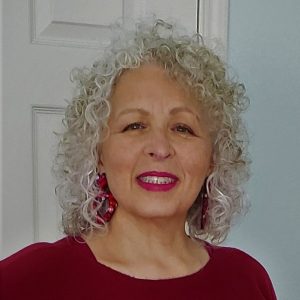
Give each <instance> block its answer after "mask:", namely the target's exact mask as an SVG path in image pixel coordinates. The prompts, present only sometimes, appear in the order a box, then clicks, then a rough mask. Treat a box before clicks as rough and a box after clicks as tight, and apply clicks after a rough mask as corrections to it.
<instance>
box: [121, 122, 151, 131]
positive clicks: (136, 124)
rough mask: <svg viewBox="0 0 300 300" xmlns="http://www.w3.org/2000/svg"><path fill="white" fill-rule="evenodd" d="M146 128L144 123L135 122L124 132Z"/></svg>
mask: <svg viewBox="0 0 300 300" xmlns="http://www.w3.org/2000/svg"><path fill="white" fill-rule="evenodd" d="M144 128H146V126H145V125H144V124H143V123H140V122H134V123H131V124H129V125H127V126H126V127H125V128H124V129H123V132H125V131H127V130H138V129H144Z"/></svg>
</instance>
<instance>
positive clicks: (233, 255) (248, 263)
mask: <svg viewBox="0 0 300 300" xmlns="http://www.w3.org/2000/svg"><path fill="white" fill-rule="evenodd" d="M206 249H207V251H208V252H209V254H210V256H211V258H213V261H215V262H217V263H218V262H222V265H223V266H228V267H229V266H230V269H232V270H239V271H240V272H241V271H243V270H245V271H247V272H249V271H255V272H258V273H262V274H265V273H266V270H265V269H264V267H263V266H262V265H261V264H260V263H259V262H258V261H257V260H256V259H255V258H254V257H252V256H251V255H249V254H248V253H246V252H244V251H242V250H240V249H237V248H233V247H224V246H215V245H211V244H206Z"/></svg>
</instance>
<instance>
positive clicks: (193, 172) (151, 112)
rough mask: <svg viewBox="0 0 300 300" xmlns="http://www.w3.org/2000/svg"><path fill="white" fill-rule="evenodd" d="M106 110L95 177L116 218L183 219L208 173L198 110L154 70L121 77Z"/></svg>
mask: <svg viewBox="0 0 300 300" xmlns="http://www.w3.org/2000/svg"><path fill="white" fill-rule="evenodd" d="M111 105H112V111H111V115H110V117H109V121H108V125H109V128H110V130H109V135H108V137H107V139H105V141H104V142H103V143H102V145H101V149H100V152H101V154H100V160H101V161H100V171H101V172H105V173H106V176H107V180H108V184H109V187H110V190H111V192H112V193H113V195H114V197H115V198H116V200H117V202H118V204H119V206H118V209H117V210H118V212H119V213H121V212H123V213H126V214H129V215H131V216H136V217H143V218H162V217H163V218H171V217H172V218H173V217H175V218H182V219H185V218H186V213H187V211H188V209H189V208H190V207H191V205H192V204H193V202H194V201H195V199H196V197H197V195H198V193H199V191H200V189H201V186H202V184H203V182H204V179H205V178H206V177H207V176H208V175H209V173H210V169H211V156H212V143H211V139H210V135H209V128H208V124H207V123H208V122H207V121H206V119H205V117H204V116H203V115H202V114H201V111H200V109H199V106H198V105H197V104H196V102H195V101H194V99H193V98H192V97H191V96H190V95H189V93H188V92H187V91H186V90H185V89H183V88H182V87H181V86H180V85H179V84H178V83H177V82H176V81H175V80H172V79H171V78H170V77H169V76H168V75H167V73H166V72H165V71H164V70H163V69H162V68H161V67H159V66H157V65H154V64H146V65H143V66H141V67H140V68H138V69H132V70H127V71H126V72H124V74H122V75H121V77H120V78H119V80H118V82H117V84H116V86H115V89H114V92H113V94H112V97H111Z"/></svg>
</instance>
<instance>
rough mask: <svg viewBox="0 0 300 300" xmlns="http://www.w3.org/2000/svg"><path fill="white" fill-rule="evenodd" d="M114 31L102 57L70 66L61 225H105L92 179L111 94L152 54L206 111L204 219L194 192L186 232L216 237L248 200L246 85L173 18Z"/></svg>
mask: <svg viewBox="0 0 300 300" xmlns="http://www.w3.org/2000/svg"><path fill="white" fill-rule="evenodd" d="M115 29H116V28H115ZM118 32H119V38H118V39H116V40H113V42H112V43H111V45H110V47H109V48H108V49H107V50H106V52H105V53H104V55H103V57H102V59H100V60H99V61H96V62H95V63H94V64H93V66H92V67H91V68H83V69H78V68H77V69H74V70H73V71H72V74H71V78H72V81H74V82H75V83H76V85H77V89H78V92H77V96H75V97H74V98H73V99H72V101H71V102H70V103H69V105H68V106H67V108H66V112H65V118H64V125H65V132H64V133H63V134H62V136H61V140H60V143H59V150H58V154H57V160H56V167H57V168H56V170H57V174H58V175H59V180H60V184H59V185H58V187H57V194H58V197H59V199H60V203H61V206H62V208H63V227H64V231H65V233H66V234H68V235H80V234H84V233H88V232H89V231H91V230H93V229H98V230H105V229H106V224H98V223H97V222H96V215H97V212H96V208H95V207H94V205H93V201H94V199H95V196H96V195H97V194H98V193H99V187H97V186H96V185H95V184H94V182H95V180H96V177H97V173H98V163H99V153H98V145H99V142H101V141H103V139H104V137H103V128H104V127H105V126H107V120H108V117H109V115H110V102H109V101H110V95H111V92H112V89H113V88H114V85H115V84H116V81H117V79H118V78H119V77H120V76H121V74H122V73H123V72H124V70H126V69H132V68H138V67H139V66H141V65H142V64H144V63H148V62H150V63H151V62H155V63H156V64H159V65H160V66H161V67H163V68H164V69H165V70H166V71H167V72H168V74H169V75H170V76H171V77H172V78H174V79H175V80H178V82H183V84H184V85H185V86H186V87H187V88H188V89H189V90H190V91H191V92H192V93H193V95H195V97H196V99H197V100H198V101H199V102H200V103H201V106H202V108H204V109H205V112H206V113H207V114H208V116H209V118H210V121H211V132H212V137H213V142H214V143H213V172H212V174H211V175H210V176H209V177H208V178H207V180H206V187H207V190H208V199H209V201H208V203H209V204H208V211H207V221H206V224H205V226H204V228H202V227H201V210H202V200H201V197H198V198H197V199H196V200H195V202H194V204H193V205H192V207H191V208H190V210H189V212H188V217H187V225H188V232H189V235H190V236H191V237H197V238H199V237H201V238H203V239H209V240H210V241H211V242H214V243H220V242H222V241H223V240H224V239H225V238H226V236H227V234H228V231H229V229H230V225H231V223H232V219H233V217H234V216H236V215H239V214H241V213H242V212H243V211H244V209H245V208H246V205H245V204H246V201H245V193H244V189H243V184H244V183H245V182H246V181H247V179H248V177H249V176H248V175H249V160H248V152H247V146H248V138H247V132H246V130H245V127H244V125H243V122H242V120H241V117H240V115H241V113H242V112H243V111H244V110H245V109H246V107H247V105H248V98H247V97H246V96H245V89H244V86H243V85H242V84H240V83H238V82H235V81H233V80H231V79H229V78H228V74H226V69H225V65H224V63H223V62H222V61H221V60H220V58H219V57H218V56H217V55H215V54H214V53H213V52H212V50H210V49H209V48H207V47H206V46H205V45H203V44H201V43H199V38H197V36H192V37H189V36H187V35H180V34H178V32H177V31H176V26H174V25H171V24H168V23H165V22H163V21H161V20H155V22H154V23H151V24H149V23H139V24H137V26H136V28H135V30H132V31H125V30H121V28H120V27H119V28H118ZM120 33H122V34H120ZM120 36H121V37H120Z"/></svg>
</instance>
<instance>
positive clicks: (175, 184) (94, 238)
mask: <svg viewBox="0 0 300 300" xmlns="http://www.w3.org/2000/svg"><path fill="white" fill-rule="evenodd" d="M72 78H73V80H74V81H75V82H76V83H77V87H78V95H77V96H76V97H74V99H73V100H72V102H71V103H70V104H69V105H68V107H67V109H66V114H65V126H66V130H65V132H64V134H63V135H62V138H61V142H60V148H59V153H58V156H57V165H58V169H57V172H58V174H59V176H60V180H61V184H60V185H59V187H58V189H57V193H58V195H59V198H60V201H61V205H62V207H63V210H64V213H63V226H64V230H65V233H66V234H67V237H66V238H64V239H62V240H60V241H57V242H55V243H38V244H35V245H31V246H29V247H27V248H25V249H23V250H21V251H20V252H19V253H16V254H15V255H13V256H11V257H9V258H7V259H6V260H4V261H3V262H2V263H1V270H2V271H1V272H2V284H1V290H2V291H3V292H2V293H3V296H4V299H18V298H20V297H23V298H24V297H25V298H28V299H60V298H62V299H121V298H124V299H166V298H167V299H169V298H175V299H244V300H247V299H251V300H253V299H256V300H259V299H268V300H269V299H276V296H275V293H274V290H273V287H272V284H271V281H270V279H269V277H268V275H267V273H266V271H265V270H264V268H263V267H262V266H261V265H260V264H259V263H258V262H257V261H255V260H254V259H253V258H251V257H250V256H248V255H247V254H245V253H243V252H242V251H239V250H237V249H233V248H225V247H220V246H213V245H212V244H211V243H214V244H218V243H220V242H222V241H223V240H224V239H225V238H226V235H227V233H228V231H229V229H230V226H231V222H232V218H233V217H234V216H235V215H237V214H240V213H241V212H243V210H244V209H245V207H246V205H245V202H244V192H243V189H242V184H243V183H244V182H245V181H246V180H247V178H248V164H249V161H248V159H247V149H246V148H247V135H246V132H245V129H244V127H243V123H242V120H241V118H240V114H241V112H243V111H244V109H245V108H246V106H247V102H248V101H247V98H246V96H245V93H244V88H243V85H241V84H239V83H236V82H233V81H231V80H230V79H228V78H227V76H226V72H225V68H224V64H223V63H222V62H221V61H220V59H219V58H218V57H217V56H216V55H215V54H213V53H212V51H211V50H209V49H208V48H207V47H206V46H204V45H203V44H201V43H200V44H199V37H198V38H197V36H195V37H192V38H190V37H187V36H180V35H179V34H177V33H176V31H175V28H174V26H172V25H170V24H167V23H165V22H163V21H161V20H157V21H156V22H155V23H154V24H153V25H151V24H150V25H149V24H148V25H147V24H139V25H138V26H137V28H136V30H135V31H134V32H127V33H126V34H125V35H124V36H123V38H121V39H118V40H116V41H114V42H113V43H112V46H111V47H110V49H109V50H108V51H107V52H106V54H105V55H104V58H102V59H101V60H100V61H97V62H96V63H95V64H94V65H93V66H92V68H91V69H81V70H79V69H77V70H74V72H73V73H72ZM207 241H210V242H211V243H208V242H207Z"/></svg>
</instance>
